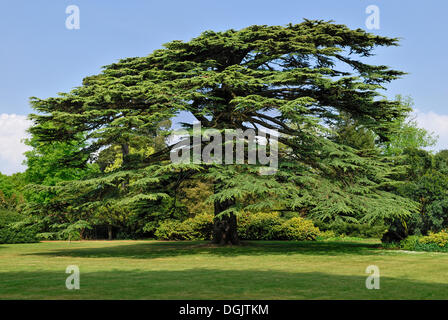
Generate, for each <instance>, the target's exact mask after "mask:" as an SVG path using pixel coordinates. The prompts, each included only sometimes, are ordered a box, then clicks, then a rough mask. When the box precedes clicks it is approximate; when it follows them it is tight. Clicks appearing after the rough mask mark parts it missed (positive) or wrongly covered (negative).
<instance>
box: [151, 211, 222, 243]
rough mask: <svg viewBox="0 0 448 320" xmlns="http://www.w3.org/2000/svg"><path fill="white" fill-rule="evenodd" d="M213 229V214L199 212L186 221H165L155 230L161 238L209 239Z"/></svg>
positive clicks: (156, 234)
mask: <svg viewBox="0 0 448 320" xmlns="http://www.w3.org/2000/svg"><path fill="white" fill-rule="evenodd" d="M212 231H213V215H211V214H207V213H204V214H199V215H197V216H195V217H193V218H189V219H187V220H184V221H182V222H181V221H178V220H166V221H163V222H162V223H161V224H160V225H159V227H158V228H157V230H156V232H155V236H156V237H157V238H158V239H161V240H209V239H211V236H212Z"/></svg>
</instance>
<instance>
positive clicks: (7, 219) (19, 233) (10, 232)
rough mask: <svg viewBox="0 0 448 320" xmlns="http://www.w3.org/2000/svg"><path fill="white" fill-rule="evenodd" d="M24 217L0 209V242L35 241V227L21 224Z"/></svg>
mask: <svg viewBox="0 0 448 320" xmlns="http://www.w3.org/2000/svg"><path fill="white" fill-rule="evenodd" d="M24 219H25V217H23V216H22V215H20V214H19V213H16V212H12V211H7V210H0V243H33V242H37V236H36V235H37V231H38V230H37V227H36V226H33V225H26V224H24V225H23V224H21V223H20V222H21V221H23V220H24Z"/></svg>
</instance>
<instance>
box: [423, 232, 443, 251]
mask: <svg viewBox="0 0 448 320" xmlns="http://www.w3.org/2000/svg"><path fill="white" fill-rule="evenodd" d="M419 242H420V243H424V244H435V245H437V246H439V247H442V248H445V247H446V246H447V244H448V232H447V231H446V230H442V231H441V232H438V233H432V232H430V233H429V235H427V236H425V237H421V238H420V239H419Z"/></svg>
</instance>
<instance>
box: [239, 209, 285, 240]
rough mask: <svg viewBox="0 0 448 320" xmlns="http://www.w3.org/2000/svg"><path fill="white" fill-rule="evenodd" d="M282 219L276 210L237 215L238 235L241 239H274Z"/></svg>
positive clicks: (276, 236) (276, 237)
mask: <svg viewBox="0 0 448 320" xmlns="http://www.w3.org/2000/svg"><path fill="white" fill-rule="evenodd" d="M283 221H284V220H283V219H282V218H280V216H279V214H278V213H276V212H258V213H243V214H241V215H240V216H239V217H238V236H239V237H240V239H242V240H276V239H278V231H279V226H280V225H281V224H282V223H283Z"/></svg>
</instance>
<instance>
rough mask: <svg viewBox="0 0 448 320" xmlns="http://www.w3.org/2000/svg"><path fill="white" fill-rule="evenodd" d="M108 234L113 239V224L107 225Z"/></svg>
mask: <svg viewBox="0 0 448 320" xmlns="http://www.w3.org/2000/svg"><path fill="white" fill-rule="evenodd" d="M107 234H108V236H109V240H112V226H107Z"/></svg>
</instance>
